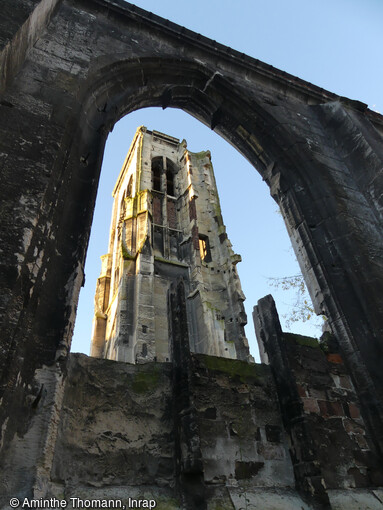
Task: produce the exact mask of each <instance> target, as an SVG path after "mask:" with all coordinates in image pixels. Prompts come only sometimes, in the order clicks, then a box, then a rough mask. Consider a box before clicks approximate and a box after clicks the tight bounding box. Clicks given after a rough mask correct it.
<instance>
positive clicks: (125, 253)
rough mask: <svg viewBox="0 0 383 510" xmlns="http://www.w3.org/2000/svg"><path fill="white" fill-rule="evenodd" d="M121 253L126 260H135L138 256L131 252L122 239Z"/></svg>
mask: <svg viewBox="0 0 383 510" xmlns="http://www.w3.org/2000/svg"><path fill="white" fill-rule="evenodd" d="M121 253H122V257H123V259H124V260H135V258H136V256H133V255H131V254H130V253H129V251H128V248H127V246H126V244H125V242H124V241H123V240H122V239H121Z"/></svg>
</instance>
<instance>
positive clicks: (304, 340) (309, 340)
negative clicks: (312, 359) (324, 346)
mask: <svg viewBox="0 0 383 510" xmlns="http://www.w3.org/2000/svg"><path fill="white" fill-rule="evenodd" d="M283 336H284V337H285V338H286V339H287V340H292V341H293V342H295V343H296V344H299V345H304V346H306V347H315V348H319V342H318V339H317V338H313V337H311V336H303V335H297V334H295V333H283Z"/></svg>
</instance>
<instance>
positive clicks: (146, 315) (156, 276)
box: [91, 127, 249, 363]
mask: <svg viewBox="0 0 383 510" xmlns="http://www.w3.org/2000/svg"><path fill="white" fill-rule="evenodd" d="M113 197H114V205H113V213H112V221H111V227H110V239H109V250H108V253H107V254H106V255H104V256H102V257H101V259H102V269H101V274H100V276H99V278H98V280H97V287H96V295H95V316H94V320H93V332H92V346H91V355H92V356H96V357H101V358H108V359H113V360H117V361H125V362H129V363H137V362H138V363H143V362H147V361H171V359H172V338H171V331H170V328H169V310H168V308H169V305H168V291H169V288H170V286H171V285H172V283H173V282H177V281H179V280H180V279H182V281H183V283H184V288H185V289H186V290H185V292H186V295H185V300H186V311H187V322H188V334H189V343H190V350H191V351H192V352H197V353H203V354H209V355H213V356H221V357H227V358H237V359H248V357H249V348H248V343H247V339H246V337H245V333H244V326H245V324H246V322H247V318H246V314H245V311H244V307H243V301H244V299H245V296H244V295H243V292H242V289H241V284H240V281H239V277H238V274H237V271H236V264H237V263H238V262H240V260H241V257H240V256H239V255H236V254H235V253H234V252H233V250H232V246H231V243H230V241H229V239H228V237H227V235H226V229H225V225H224V224H223V220H222V214H221V209H220V204H219V197H218V193H217V188H216V183H215V178H214V173H213V167H212V164H211V157H210V152H209V151H203V152H199V153H192V152H190V151H188V150H187V146H186V142H185V141H182V142H180V141H179V140H178V139H177V138H173V137H171V136H168V135H165V134H163V133H159V132H157V131H149V130H148V129H146V128H145V127H140V128H138V129H137V132H136V134H135V136H134V139H133V142H132V145H131V147H130V149H129V152H128V154H127V156H126V160H125V163H124V165H123V167H122V170H121V173H120V175H119V177H118V179H117V183H116V185H115V188H114V190H113Z"/></svg>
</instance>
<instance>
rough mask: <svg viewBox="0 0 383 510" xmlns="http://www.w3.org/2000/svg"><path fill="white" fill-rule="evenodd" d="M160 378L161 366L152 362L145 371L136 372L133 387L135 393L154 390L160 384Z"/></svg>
mask: <svg viewBox="0 0 383 510" xmlns="http://www.w3.org/2000/svg"><path fill="white" fill-rule="evenodd" d="M159 378H160V369H159V367H158V366H157V365H155V364H151V365H149V366H146V367H145V371H140V372H136V373H135V374H134V376H133V380H132V382H131V388H132V390H133V391H134V392H135V393H146V392H148V391H153V390H154V389H156V388H157V386H158V381H159Z"/></svg>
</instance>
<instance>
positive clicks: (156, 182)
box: [152, 157, 163, 191]
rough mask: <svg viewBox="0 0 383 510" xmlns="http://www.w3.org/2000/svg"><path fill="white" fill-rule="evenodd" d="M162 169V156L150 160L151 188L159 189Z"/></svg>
mask: <svg viewBox="0 0 383 510" xmlns="http://www.w3.org/2000/svg"><path fill="white" fill-rule="evenodd" d="M162 169H163V162H162V157H158V158H153V160H152V189H153V190H155V191H161V175H162Z"/></svg>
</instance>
